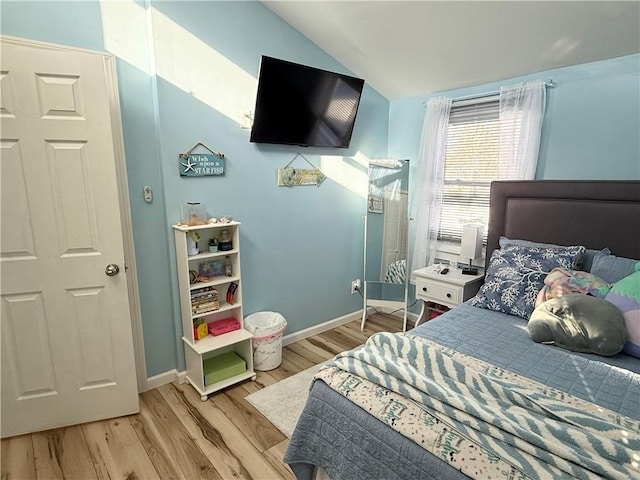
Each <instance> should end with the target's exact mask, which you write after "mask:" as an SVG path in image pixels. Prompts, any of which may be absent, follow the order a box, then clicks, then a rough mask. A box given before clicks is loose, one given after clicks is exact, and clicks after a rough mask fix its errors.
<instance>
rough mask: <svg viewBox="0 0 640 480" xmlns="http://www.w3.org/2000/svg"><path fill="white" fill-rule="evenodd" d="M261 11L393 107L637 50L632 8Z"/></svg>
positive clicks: (598, 4)
mask: <svg viewBox="0 0 640 480" xmlns="http://www.w3.org/2000/svg"><path fill="white" fill-rule="evenodd" d="M264 4H265V5H266V6H267V7H268V8H269V9H271V10H272V11H273V12H275V13H276V14H277V15H279V16H280V17H281V18H282V19H284V20H285V21H286V22H287V23H289V24H290V25H291V26H293V27H294V28H295V29H296V30H299V31H300V32H302V33H303V34H304V35H305V36H306V37H307V38H309V39H310V40H311V41H313V42H314V43H315V44H316V45H318V46H319V47H320V48H322V49H323V50H324V51H326V52H327V53H328V54H329V55H331V56H332V57H334V58H335V59H336V60H338V61H339V62H340V63H341V64H342V65H344V66H345V67H346V68H348V69H349V70H351V71H352V72H353V73H354V74H355V75H356V76H359V77H361V78H364V79H365V81H366V82H367V83H368V84H369V85H370V86H372V87H373V88H375V89H376V90H377V91H379V92H380V93H381V94H382V95H384V96H385V97H387V98H388V99H389V100H395V99H398V98H403V97H410V96H415V95H421V94H426V93H431V92H440V91H445V90H452V89H456V88H462V87H467V86H472V85H478V84H483V83H490V82H494V81H500V80H502V79H508V78H513V77H516V76H519V75H525V74H529V73H535V72H539V71H544V70H549V69H553V68H557V67H564V66H568V65H577V64H580V63H587V62H592V61H597V60H603V59H607V58H615V57H620V56H624V55H629V54H633V53H638V52H640V2H639V1H637V0H633V1H622V2H618V1H548V2H545V1H480V0H478V1H313V0H298V1H271V0H269V1H265V2H264ZM639 88H640V85H639Z"/></svg>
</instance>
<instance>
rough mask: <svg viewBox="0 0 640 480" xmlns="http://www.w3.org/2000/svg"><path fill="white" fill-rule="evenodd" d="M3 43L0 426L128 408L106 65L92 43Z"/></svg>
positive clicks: (129, 368)
mask: <svg viewBox="0 0 640 480" xmlns="http://www.w3.org/2000/svg"><path fill="white" fill-rule="evenodd" d="M0 49H1V52H0V62H1V63H0V129H1V137H2V138H1V141H0V142H1V150H0V155H1V156H0V163H1V170H0V175H1V188H2V190H1V199H0V201H1V212H0V214H1V228H2V230H1V234H0V268H1V278H0V280H1V303H2V305H1V315H2V412H1V414H2V417H1V418H2V436H3V437H6V436H12V435H17V434H22V433H27V432H32V431H38V430H45V429H49V428H55V427H60V426H65V425H71V424H78V423H83V422H88V421H93V420H98V419H103V418H110V417H115V416H120V415H126V414H130V413H135V412H137V411H138V391H137V383H136V370H135V362H134V352H133V341H132V333H131V321H130V311H129V304H128V297H127V278H126V273H125V268H124V251H123V238H122V226H121V220H120V210H119V203H118V202H119V199H118V191H117V178H116V167H115V160H114V159H115V156H114V139H113V134H112V129H111V117H110V115H111V114H110V109H109V105H110V104H109V101H110V99H112V98H113V96H112V95H113V94H114V93H113V92H112V89H111V88H109V87H108V85H109V83H108V82H113V78H112V77H110V75H113V74H109V73H108V72H110V70H109V69H107V68H105V57H104V55H103V54H99V53H97V52H96V53H92V52H85V51H70V50H59V49H55V48H47V47H46V46H40V45H36V44H29V43H27V44H21V43H20V42H17V41H13V40H11V41H10V40H7V39H6V38H3V39H2V40H1V45H0ZM110 265H111V266H110ZM108 266H110V267H108ZM116 269H119V273H117V274H114V275H112V276H109V275H108V274H107V273H114V272H115V270H116Z"/></svg>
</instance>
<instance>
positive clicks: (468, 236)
mask: <svg viewBox="0 0 640 480" xmlns="http://www.w3.org/2000/svg"><path fill="white" fill-rule="evenodd" d="M483 230H484V226H482V225H475V224H473V225H472V224H469V225H465V226H464V227H462V242H461V243H460V257H461V258H464V260H465V262H466V260H469V266H468V267H465V268H463V269H462V273H463V274H464V275H477V274H478V269H477V268H475V267H473V266H471V262H472V261H473V260H475V259H476V258H479V257H480V256H482V233H483Z"/></svg>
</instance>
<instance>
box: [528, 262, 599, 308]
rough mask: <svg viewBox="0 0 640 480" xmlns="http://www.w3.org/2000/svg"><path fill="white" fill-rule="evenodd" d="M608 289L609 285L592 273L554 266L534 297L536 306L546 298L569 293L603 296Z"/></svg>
mask: <svg viewBox="0 0 640 480" xmlns="http://www.w3.org/2000/svg"><path fill="white" fill-rule="evenodd" d="M610 289H611V285H609V284H608V283H607V282H605V281H604V280H602V279H601V278H600V277H597V276H595V275H594V274H592V273H587V272H583V271H580V270H564V269H562V268H554V269H553V270H551V272H549V275H547V277H546V278H545V279H544V287H542V289H541V290H540V293H538V298H536V308H537V307H539V306H540V305H541V304H543V303H544V302H546V301H547V300H551V299H552V298H558V297H562V296H563V295H568V294H570V293H581V294H582V295H591V296H594V297H598V298H604V297H606V296H607V293H609V290H610Z"/></svg>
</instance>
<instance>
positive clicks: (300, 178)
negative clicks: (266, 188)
mask: <svg viewBox="0 0 640 480" xmlns="http://www.w3.org/2000/svg"><path fill="white" fill-rule="evenodd" d="M298 157H302V158H303V159H304V160H305V161H306V162H307V164H309V165H310V166H311V167H312V168H311V169H308V168H293V167H292V166H291V164H292V163H293V162H294V160H295V159H296V158H298ZM325 178H327V177H326V176H325V175H324V173H322V171H321V170H320V169H319V168H318V167H316V166H315V165H314V164H313V163H311V162H310V161H309V160H307V158H306V157H305V156H304V155H302V154H301V153H298V154H296V156H295V157H293V160H291V161H290V162H289V163H288V164H287V165H286V166H285V167H284V168H279V169H278V186H279V187H296V186H301V185H315V186H316V187H319V186H320V184H321V183H322V182H324V180H325Z"/></svg>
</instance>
